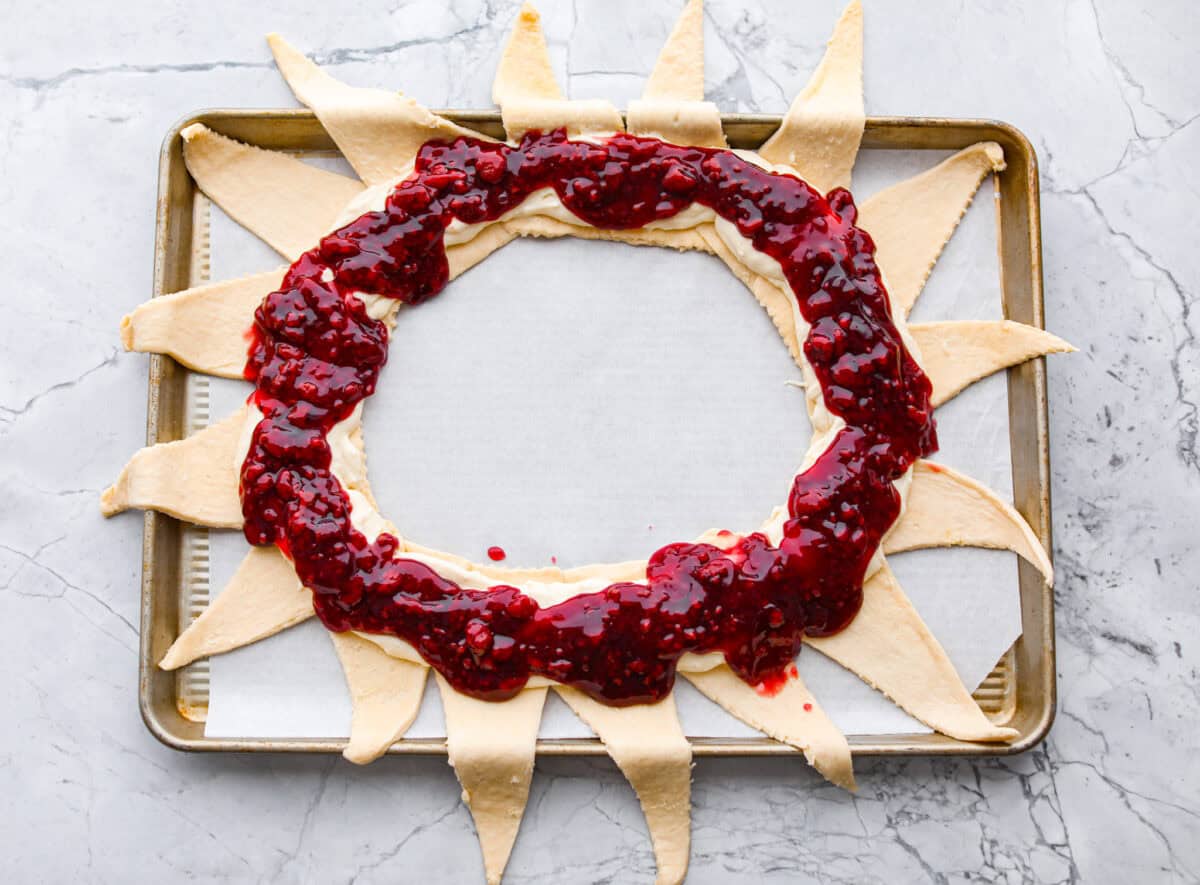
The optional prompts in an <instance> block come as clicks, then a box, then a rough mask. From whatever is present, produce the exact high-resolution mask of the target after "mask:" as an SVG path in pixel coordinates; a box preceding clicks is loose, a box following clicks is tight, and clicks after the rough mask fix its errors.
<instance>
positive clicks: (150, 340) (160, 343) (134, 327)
mask: <svg viewBox="0 0 1200 885" xmlns="http://www.w3.org/2000/svg"><path fill="white" fill-rule="evenodd" d="M286 272H287V268H286V267H277V268H275V269H274V270H268V271H266V272H264V273H258V274H254V275H253V276H248V277H242V278H240V279H236V280H226V281H225V282H221V283H207V284H205V285H203V286H196V287H194V288H192V289H185V290H184V291H182V292H173V293H172V294H170V295H163V296H161V297H159V298H151V299H150V300H149V301H147V302H145V303H144V304H139V305H138V306H137V307H136V308H134V311H133V313H131V314H129V315H128V316H126V317H125V318H124V319H122V320H121V341H122V343H124V345H125V349H126V350H136V351H140V352H142V353H165V354H167V355H169V356H172V357H174V358H175V359H176V360H178V361H179V362H180V363H182V364H183V365H185V366H187V367H188V368H189V369H194V370H196V371H197V372H204V373H206V374H209V375H218V376H220V377H222V378H241V377H243V376H242V373H243V371H244V370H245V368H246V350H247V347H248V343H247V339H246V336H247V334H248V332H249V330H250V327H251V326H252V325H254V309H255V308H256V307H258V305H259V304H260V303H261V302H262V300H263V298H265V297H266V296H267V295H268V294H269V293H271V292H273V291H274V290H275V289H277V288H278V287H279V284H280V282H281V281H282V280H283V275H284V274H285V273H286Z"/></svg>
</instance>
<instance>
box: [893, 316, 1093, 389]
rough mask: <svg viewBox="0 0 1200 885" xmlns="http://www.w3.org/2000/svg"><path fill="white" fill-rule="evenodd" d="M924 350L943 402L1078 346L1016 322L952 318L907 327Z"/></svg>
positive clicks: (923, 360) (923, 363) (928, 372)
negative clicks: (1010, 369)
mask: <svg viewBox="0 0 1200 885" xmlns="http://www.w3.org/2000/svg"><path fill="white" fill-rule="evenodd" d="M908 331H909V332H911V333H912V336H913V338H915V339H916V341H917V346H918V347H919V348H920V349H921V368H922V369H924V370H925V374H926V375H928V376H929V380H930V381H931V382H933V404H934V405H935V406H940V405H942V404H943V403H945V402H947V401H948V400H951V399H953V398H954V397H955V396H957V395H958V394H959V393H960V392H961V391H962V390H963V389H964V388H966V387H968V386H969V385H971V384H974V383H975V382H976V381H978V380H979V379H981V378H986V377H987V376H988V375H991V374H992V373H993V372H998V371H1000V370H1001V369H1007V368H1008V367H1009V366H1015V365H1018V364H1020V363H1023V362H1025V361H1026V360H1031V359H1033V358H1034V357H1038V356H1044V355H1045V354H1048V353H1065V352H1069V351H1073V350H1074V349H1075V348H1074V347H1072V346H1071V345H1070V344H1068V343H1067V342H1065V341H1063V340H1062V339H1061V338H1059V337H1057V336H1056V335H1051V334H1050V333H1049V332H1046V331H1044V330H1043V329H1039V328H1037V327H1036V326H1027V325H1025V324H1024V323H1014V322H1013V321H1012V320H999V321H993V322H989V321H986V320H978V321H977V320H951V321H948V322H941V323H913V324H912V325H910V326H909V327H908Z"/></svg>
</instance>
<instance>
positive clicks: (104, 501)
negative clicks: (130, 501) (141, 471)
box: [100, 471, 126, 518]
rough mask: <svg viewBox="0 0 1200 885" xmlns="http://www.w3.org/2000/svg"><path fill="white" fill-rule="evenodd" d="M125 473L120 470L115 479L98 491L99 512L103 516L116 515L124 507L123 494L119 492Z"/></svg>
mask: <svg viewBox="0 0 1200 885" xmlns="http://www.w3.org/2000/svg"><path fill="white" fill-rule="evenodd" d="M124 476H125V474H124V472H123V471H122V473H121V476H120V477H118V478H117V481H116V482H115V483H113V484H112V485H110V486H109V487H108V488H106V489H105V490H104V491H103V492H101V493H100V513H101V515H103V516H104V517H105V518H108V517H110V516H116V515H117V514H118V513H120V512H121V511H122V510H125V509H126V505H125V500H124V498H125V496H124V495H123V494H122V493H121V485H122V483H121V480H122V479H123V478H124Z"/></svg>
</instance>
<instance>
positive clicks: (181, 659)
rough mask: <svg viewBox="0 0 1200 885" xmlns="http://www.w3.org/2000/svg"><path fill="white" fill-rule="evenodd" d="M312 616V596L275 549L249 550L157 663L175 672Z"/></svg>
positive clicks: (282, 629) (248, 643)
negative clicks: (210, 600)
mask: <svg viewBox="0 0 1200 885" xmlns="http://www.w3.org/2000/svg"><path fill="white" fill-rule="evenodd" d="M312 616H313V603H312V593H310V592H309V591H308V590H307V589H306V588H305V587H304V586H303V585H301V583H300V579H299V578H297V577H296V572H295V570H294V569H293V568H292V564H291V562H289V561H288V559H287V557H285V556H284V555H283V554H282V553H280V552H279V551H278V550H277V549H276V548H274V547H251V548H250V552H249V553H247V554H246V557H245V559H243V560H242V563H241V565H239V566H238V569H237V571H236V572H234V573H233V577H232V578H230V580H229V584H228V586H226V587H225V589H224V590H222V591H221V593H220V595H218V596H217V597H216V598H215V599H213V601H212V602H210V603H209V605H208V608H206V609H205V610H204V611H203V612H201V614H200V617H198V618H196V620H194V621H192V623H191V624H189V625H188V627H187V629H186V630H184V631H183V632H182V633H180V634H179V638H178V639H176V640H175V642H174V643H172V645H171V647H170V648H169V649H167V653H166V654H165V655H163V659H162V660H161V661H159V662H158V666H159V667H161V668H162V669H164V670H177V669H178V668H180V667H183V666H186V665H187V664H190V663H191V662H192V661H195V660H198V659H200V658H207V657H209V656H210V655H219V654H221V653H222V652H227V651H232V650H233V649H235V648H241V647H242V646H243V645H250V643H252V642H258V640H260V639H266V638H267V637H268V636H274V635H275V634H276V633H280V632H282V631H284V630H286V629H287V628H288V627H293V626H295V625H296V624H299V623H300V622H301V621H304V620H307V619H308V618H311V617H312Z"/></svg>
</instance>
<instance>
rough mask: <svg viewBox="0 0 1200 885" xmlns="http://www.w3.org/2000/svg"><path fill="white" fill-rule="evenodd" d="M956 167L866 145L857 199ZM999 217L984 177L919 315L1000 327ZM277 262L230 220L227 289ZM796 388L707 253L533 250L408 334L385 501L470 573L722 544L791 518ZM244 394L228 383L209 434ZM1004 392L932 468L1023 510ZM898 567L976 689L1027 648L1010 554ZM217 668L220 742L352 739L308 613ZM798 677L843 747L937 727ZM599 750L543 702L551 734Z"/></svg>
mask: <svg viewBox="0 0 1200 885" xmlns="http://www.w3.org/2000/svg"><path fill="white" fill-rule="evenodd" d="M943 156H944V155H942V154H934V153H933V152H916V151H914V152H902V151H866V152H864V153H863V155H862V156H861V157H860V160H859V164H858V166H857V167H856V170H855V193H856V196H857V197H858V199H859V201H860V202H861V201H862V200H863V199H865V198H866V197H867V196H869V195H870V194H871V193H873V192H874V191H876V190H878V189H880V188H881V187H884V186H886V185H887V184H889V183H891V182H893V181H896V180H899V179H900V178H904V177H907V176H908V175H912V174H913V173H915V172H918V171H921V170H923V169H925V168H928V167H929V166H931V165H933V164H934V163H936V162H938V161H939V160H940V159H942V157H943ZM312 162H314V163H317V164H318V165H322V166H325V167H327V168H335V169H344V168H345V167H342V166H340V165H338V163H337V162H336V161H321V160H314V161H312ZM993 199H994V196H993V188H992V187H991V185H990V184H988V183H985V184H984V187H983V188H982V189H981V191H980V195H979V197H978V199H977V201H976V203H975V204H974V205H973V206H972V208H971V209H970V211H969V212H968V213H967V216H966V217H965V218H964V220H963V223H962V225H961V227H960V228H959V230H958V232H957V234H956V235H955V237H954V239H953V240H952V241H951V243H950V245H949V247H948V248H947V250H946V252H945V253H944V254H943V256H942V259H941V261H940V262H939V265H938V267H937V269H936V270H935V271H934V274H933V276H932V278H931V279H930V282H929V285H928V286H927V288H926V290H925V293H924V294H923V296H922V298H921V300H920V301H919V302H918V305H917V307H916V309H915V311H914V313H913V317H912V319H913V320H914V321H917V322H920V321H932V320H941V319H1000V318H1001V317H1002V313H1001V307H1000V288H999V271H998V265H997V249H996V230H995V210H994V207H993V205H992V201H993ZM914 223H919V222H917V221H914ZM279 261H280V259H279V257H278V256H277V255H275V254H274V253H273V252H272V251H271V250H270V249H268V248H267V247H266V246H265V245H263V244H262V243H260V242H259V241H257V240H256V239H255V238H254V237H252V236H251V235H249V234H247V233H246V232H245V231H243V230H241V229H240V228H239V227H238V226H237V225H236V224H234V223H233V222H232V221H230V220H229V219H228V218H227V217H225V216H224V215H223V214H222V213H221V212H220V210H219V209H216V208H214V210H213V223H212V274H213V279H226V278H229V277H233V276H236V275H240V274H244V273H251V272H255V271H260V270H262V269H263V268H266V267H271V266H273V265H275V264H278V263H279ZM264 294H265V293H264ZM798 378H799V371H798V370H797V369H796V367H795V366H794V365H793V364H792V362H791V360H790V358H789V357H788V355H787V351H786V348H785V347H784V345H783V343H782V342H781V341H780V339H779V337H778V335H777V334H776V332H775V330H774V328H773V327H772V325H771V323H770V321H769V320H768V318H767V316H766V314H765V312H764V311H763V310H762V309H761V308H760V307H759V306H758V304H757V303H756V302H755V301H754V299H753V297H752V296H751V295H750V294H749V292H747V291H746V290H745V288H744V287H743V286H742V285H741V284H740V283H739V282H737V281H736V280H735V279H734V278H733V277H732V276H731V275H730V274H729V272H728V271H727V270H726V269H725V268H724V266H723V265H721V264H720V263H719V262H718V261H717V259H715V258H713V257H711V256H707V255H698V254H683V255H681V254H679V253H676V252H674V251H670V250H664V249H649V248H642V247H633V246H626V245H623V244H616V243H600V242H590V241H581V240H576V239H564V240H557V241H523V240H521V241H517V242H514V243H512V244H510V245H508V246H506V247H504V248H503V249H501V250H500V251H499V252H498V253H496V254H494V255H493V256H492V257H491V258H489V259H488V260H487V261H486V262H484V263H483V264H482V265H480V266H478V267H476V268H475V269H473V270H471V271H470V272H469V273H468V274H467V275H465V276H464V277H462V278H461V279H459V280H457V281H455V282H454V283H452V284H451V285H450V287H448V289H447V290H446V291H445V292H444V293H442V294H441V295H439V296H438V297H437V298H435V299H434V300H432V301H431V302H429V303H427V304H425V305H422V306H421V307H420V308H419V309H416V310H410V311H405V312H404V313H403V315H402V316H401V319H400V323H399V325H398V326H397V329H396V332H395V334H394V336H393V338H392V343H391V350H390V355H389V362H388V365H387V367H386V369H385V370H384V373H383V377H382V379H381V382H380V385H379V389H378V392H377V393H376V394H375V396H374V397H373V398H372V399H371V401H370V402H369V403H368V404H367V406H366V409H365V413H364V414H365V418H364V424H365V428H364V432H365V439H366V445H367V453H368V456H369V465H370V477H371V484H372V488H373V490H374V492H375V494H376V497H377V498H378V500H379V502H380V505H381V508H382V510H383V512H384V513H385V514H386V515H387V516H389V518H391V519H392V521H393V522H395V523H396V525H397V526H398V527H399V528H400V530H401V531H402V532H404V533H405V534H406V535H407V536H408V537H410V538H412V539H413V540H415V541H418V542H420V543H422V544H426V545H430V546H433V547H437V548H440V549H444V550H449V551H454V552H456V553H459V554H462V555H465V556H467V557H469V558H472V559H475V560H483V559H484V556H485V550H486V549H487V547H489V546H491V545H493V544H495V545H499V546H501V547H503V548H504V549H505V550H506V551H507V553H508V561H507V562H508V564H511V565H517V566H535V565H545V564H548V563H550V562H552V561H557V563H558V564H559V565H562V566H567V567H569V566H572V565H579V564H583V563H586V562H599V561H618V560H624V559H631V558H640V557H644V556H646V555H648V554H649V553H650V552H652V551H653V550H655V549H656V548H658V547H660V546H662V545H663V544H665V543H669V542H671V541H680V540H690V539H692V538H693V537H695V536H696V535H698V534H699V533H700V532H702V531H703V530H705V529H707V528H711V527H718V528H729V529H732V530H735V531H736V530H749V529H752V528H754V527H756V526H757V525H758V523H759V522H760V521H761V520H762V519H763V518H764V517H765V516H766V515H767V513H768V512H769V511H770V509H771V508H772V507H773V506H774V505H775V504H777V503H781V502H783V501H784V499H785V497H786V494H787V489H788V486H789V483H790V481H791V477H792V475H793V473H794V471H795V468H796V466H797V464H798V462H799V459H800V457H801V455H802V453H803V452H804V449H805V447H806V445H807V443H808V439H809V437H810V429H809V426H808V420H807V417H806V415H805V413H804V408H803V393H802V392H801V391H800V390H798V389H796V388H794V387H790V386H788V385H787V384H786V383H785V382H787V381H789V380H794V379H798ZM248 392H249V388H248V386H247V385H245V384H240V383H237V382H226V381H216V380H214V384H213V395H212V416H213V420H219V419H220V418H221V417H223V416H224V415H225V414H228V413H229V412H230V411H233V409H235V408H236V407H237V406H238V405H239V404H240V403H241V402H242V401H243V400H244V398H245V397H246V395H247V393H248ZM1006 398H1007V386H1006V383H1005V379H1004V377H1003V375H1002V374H1001V375H999V376H994V377H992V378H990V379H987V380H986V381H984V382H982V383H980V384H977V385H975V386H974V387H973V388H970V389H968V390H967V391H965V392H964V393H963V394H961V395H960V396H958V397H957V398H956V399H955V400H953V401H951V402H950V403H948V404H947V405H946V406H944V407H942V408H941V409H940V410H939V411H938V413H937V419H938V433H939V437H940V440H941V452H940V453H939V454H938V455H937V456H936V458H937V460H940V461H943V462H944V463H947V464H949V465H951V466H953V467H956V468H957V469H959V470H962V471H964V472H965V473H967V474H969V475H971V476H974V477H976V478H977V479H979V480H981V481H982V482H984V483H986V484H988V485H990V486H991V487H992V488H994V489H996V490H997V492H999V493H1000V494H1001V495H1002V496H1005V497H1010V496H1011V489H1012V479H1011V467H1010V451H1009V441H1008V411H1007V401H1006ZM211 550H212V566H211V575H212V587H213V593H214V594H216V593H218V592H219V591H220V588H222V587H223V586H224V584H225V583H226V581H227V580H228V578H229V576H230V575H231V574H232V573H233V570H234V569H235V568H236V566H237V564H238V562H239V561H240V560H241V558H242V556H244V555H245V550H246V545H245V541H244V540H243V539H242V537H241V534H240V533H238V532H213V533H212V545H211ZM889 561H890V562H891V564H892V567H893V568H894V570H895V571H896V573H897V575H898V577H899V579H900V582H901V584H902V586H903V587H904V588H905V590H906V591H907V593H908V594H909V596H910V597H911V598H912V600H913V603H914V604H915V605H916V607H917V609H918V610H919V611H920V612H921V615H922V617H924V618H925V620H926V622H927V623H928V624H929V626H930V628H931V629H932V630H933V632H934V634H935V635H936V636H937V637H938V638H939V639H940V641H941V642H942V645H943V646H944V647H945V649H946V651H947V653H948V654H949V656H950V658H951V660H952V661H953V662H954V665H955V666H956V668H957V669H958V671H959V673H960V674H961V675H962V677H963V680H964V681H965V682H966V683H967V684H968V686H970V687H972V688H974V687H975V686H977V685H978V684H979V683H980V682H981V681H982V680H983V679H984V678H985V677H986V676H987V674H988V673H989V672H990V671H991V669H992V667H993V666H995V663H996V661H997V660H998V659H999V658H1000V656H1001V655H1002V654H1003V653H1004V651H1005V650H1006V649H1007V648H1008V647H1009V646H1010V645H1011V644H1012V643H1013V641H1014V640H1015V639H1016V638H1017V636H1018V635H1019V634H1020V609H1019V600H1018V594H1017V572H1016V560H1015V557H1014V556H1013V555H1012V554H1009V553H1006V552H998V551H984V550H932V551H922V552H916V553H908V554H903V555H900V556H895V557H891V558H890V560H889ZM211 667H212V669H211V696H210V700H209V714H208V721H207V725H206V733H207V734H208V735H209V736H213V737H344V736H346V735H348V733H349V724H350V703H349V700H348V698H347V694H346V688H345V683H344V681H343V678H342V674H341V670H340V668H339V666H338V663H337V659H336V657H335V656H334V653H333V649H332V646H331V644H330V642H329V640H328V638H327V636H326V632H325V629H324V627H323V626H321V624H320V623H319V622H317V621H316V620H315V619H314V620H311V621H309V622H307V623H305V624H303V625H301V626H300V627H298V628H294V629H292V630H290V631H287V632H286V633H284V634H281V635H279V636H275V637H272V638H270V639H268V640H265V641H263V642H260V643H258V644H257V645H254V646H250V647H248V648H245V649H241V650H238V651H236V652H233V653H230V654H227V655H222V656H218V657H216V658H214V659H213V660H212V663H211ZM799 667H800V671H801V673H802V675H803V677H804V679H805V681H806V683H807V684H808V686H809V687H810V688H811V690H812V691H813V693H814V694H815V695H816V697H817V698H818V699H820V701H821V703H822V705H823V706H824V707H825V709H826V710H827V711H828V712H829V715H830V716H831V717H832V719H833V720H834V722H835V723H837V725H838V726H839V727H840V728H842V729H843V730H844V731H845V732H846V733H847V734H889V733H919V732H928V730H929V729H927V728H926V727H924V726H922V725H921V724H919V723H917V722H916V721H915V720H913V719H911V718H910V717H909V716H907V715H906V714H905V713H903V712H902V711H900V710H899V709H898V708H896V707H895V706H894V705H892V704H891V703H890V702H889V701H887V699H886V698H884V697H883V696H882V695H880V694H879V693H877V692H875V691H874V690H872V689H870V688H868V687H867V686H866V685H864V684H863V683H862V682H860V681H859V680H858V679H857V677H855V676H853V675H852V674H850V673H848V672H846V671H844V670H842V669H841V668H840V667H839V666H838V665H836V664H834V663H833V662H831V661H830V660H828V659H826V658H824V657H823V656H822V655H821V654H820V653H818V652H816V651H814V650H812V649H806V650H805V652H804V653H803V654H802V655H801V656H800V661H799ZM678 705H679V710H680V716H681V718H682V720H683V725H684V729H685V731H686V732H687V734H689V735H693V736H698V737H699V736H703V737H744V736H751V735H754V734H756V732H754V731H753V730H752V729H750V728H748V727H747V726H745V725H743V724H741V723H740V722H738V721H737V720H735V719H733V718H732V717H730V716H728V715H727V714H725V713H724V712H723V711H722V710H720V709H719V708H718V707H716V706H715V705H714V704H712V703H711V702H709V701H708V700H707V699H705V698H703V697H702V696H701V695H700V694H699V693H698V692H696V691H695V690H693V689H692V688H691V687H690V686H689V685H686V684H684V682H683V680H680V682H679V686H678ZM440 706H441V705H440V702H439V700H438V696H437V691H436V689H435V688H434V687H433V686H432V680H431V683H430V686H429V690H427V692H426V696H425V702H424V705H423V707H422V710H421V713H420V716H419V717H418V719H417V721H416V723H415V724H414V725H413V727H412V729H411V730H410V731H409V736H411V737H440V736H443V735H444V733H445V732H444V726H443V724H442V715H441V709H440ZM590 734H591V732H590V730H589V729H588V728H587V727H586V726H585V725H583V724H582V723H580V722H579V721H578V720H577V719H576V718H575V717H574V716H573V715H572V714H571V712H570V711H569V710H568V709H567V707H566V706H565V705H564V704H562V703H561V702H559V701H558V700H557V699H556V698H554V697H553V696H551V698H550V701H549V702H548V704H547V709H546V715H545V718H544V720H543V722H542V727H541V735H542V736H543V737H586V736H589V735H590Z"/></svg>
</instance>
